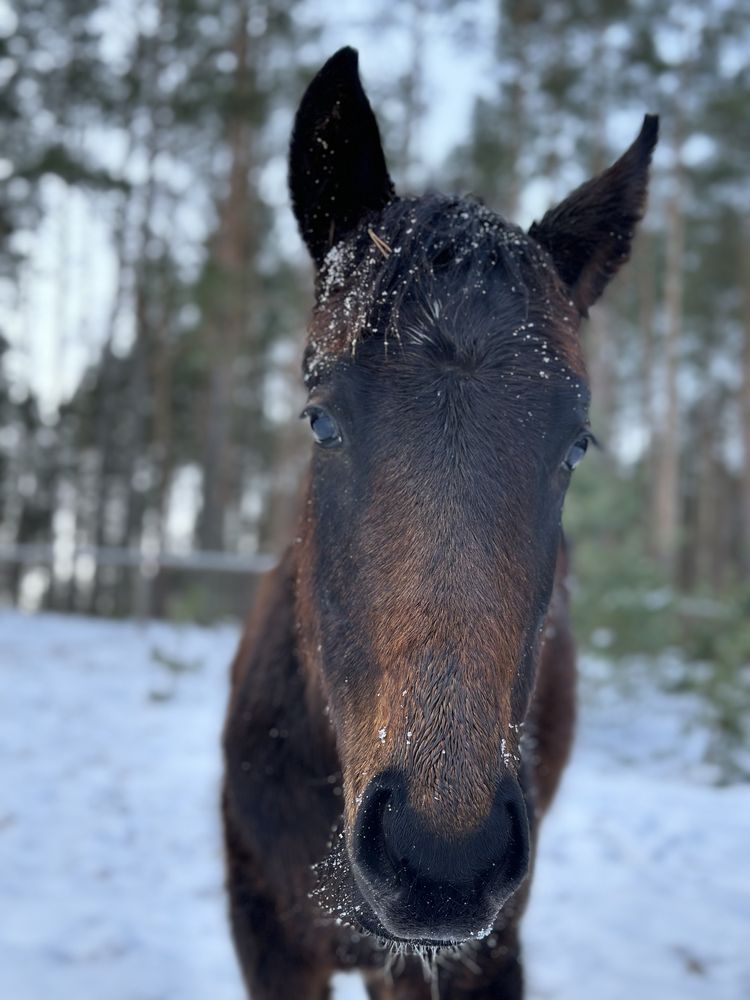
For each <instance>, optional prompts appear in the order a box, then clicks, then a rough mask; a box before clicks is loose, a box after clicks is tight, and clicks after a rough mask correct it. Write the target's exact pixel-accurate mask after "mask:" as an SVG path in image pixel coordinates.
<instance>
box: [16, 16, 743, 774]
mask: <svg viewBox="0 0 750 1000" xmlns="http://www.w3.org/2000/svg"><path fill="white" fill-rule="evenodd" d="M343 44H352V45H355V46H356V47H358V48H359V49H360V52H361V70H362V74H363V77H364V80H365V84H366V86H367V89H368V92H369V93H370V96H371V98H372V101H373V104H374V106H375V108H376V111H377V113H378V116H379V118H380V121H381V128H382V132H383V138H384V142H385V146H386V149H387V151H388V156H389V162H390V165H391V171H392V174H393V176H394V179H395V180H396V184H397V187H398V188H399V189H400V190H402V191H405V190H406V191H408V190H411V189H413V190H421V189H423V188H425V187H437V188H442V189H447V190H453V191H459V192H471V193H474V194H476V195H478V196H479V197H481V198H483V199H484V200H485V201H486V202H487V203H488V204H489V205H490V206H491V207H493V208H495V209H497V210H499V211H500V212H501V213H503V214H504V215H505V216H507V217H508V218H511V219H514V220H517V221H519V222H521V223H523V224H524V225H528V224H529V223H530V222H531V221H532V220H533V219H534V218H538V217H539V216H540V215H541V214H542V213H543V212H544V210H545V209H546V208H547V207H549V205H550V204H552V203H553V202H555V201H556V200H559V199H560V198H561V197H562V196H564V195H565V194H566V193H568V191H570V190H571V189H572V188H573V187H575V186H576V185H577V184H578V183H580V182H581V181H582V180H584V179H585V178H586V177H588V176H589V175H591V174H592V173H594V172H596V171H598V170H600V169H602V168H603V167H605V166H606V165H607V164H608V163H609V162H611V161H612V160H613V159H614V158H615V157H616V156H617V155H619V153H620V152H622V150H623V149H624V148H625V147H626V146H627V145H628V144H629V142H630V141H631V139H632V138H633V137H634V136H635V134H636V132H637V130H638V127H639V124H640V121H641V118H642V115H643V113H644V112H657V113H659V114H660V115H661V140H660V144H659V148H658V151H657V155H656V158H655V163H654V175H653V182H652V189H651V199H650V205H649V210H648V214H647V217H646V220H645V223H644V225H643V227H642V230H641V233H640V235H639V237H638V240H637V243H636V247H635V252H634V256H633V260H632V262H631V264H630V265H629V266H628V268H626V269H625V271H624V272H623V273H622V275H621V276H620V277H619V278H618V280H617V282H616V283H615V285H614V286H613V287H612V289H611V290H610V291H609V292H608V294H607V297H606V301H605V304H603V305H598V306H597V307H595V309H594V310H593V311H592V317H591V320H590V322H589V323H588V325H587V327H586V329H585V333H584V336H585V339H586V348H587V356H588V361H589V369H590V375H591V382H592V388H593V398H594V406H593V420H592V424H593V428H594V431H595V433H596V435H597V437H598V438H599V439H600V440H601V441H602V443H603V448H602V450H601V451H598V452H595V453H594V454H592V455H590V456H589V457H588V458H587V461H586V462H585V463H584V464H583V465H582V467H581V468H580V469H579V470H577V471H576V474H575V477H574V483H573V486H572V489H571V491H570V496H569V499H568V501H567V506H566V514H565V524H566V528H567V532H568V535H569V537H570V538H571V540H572V542H573V547H574V567H575V568H574V580H573V583H574V587H573V590H574V613H575V616H576V619H577V628H578V636H579V640H580V642H581V644H582V645H583V646H584V647H585V648H587V649H589V650H592V651H598V652H599V653H601V654H602V655H603V656H606V657H607V658H611V657H617V658H621V662H622V663H623V665H624V666H623V673H622V676H623V677H624V678H627V663H628V662H629V658H633V657H637V656H642V655H648V656H649V657H653V663H654V670H655V671H657V672H659V671H661V675H660V678H661V683H662V686H664V687H666V688H667V689H670V688H671V689H675V690H676V689H684V688H685V687H690V688H691V689H695V690H697V691H699V692H701V693H702V694H703V695H705V697H706V701H707V704H710V706H711V711H712V712H713V713H715V716H716V719H717V720H718V732H719V734H720V738H719V739H718V741H717V750H716V752H717V754H720V755H721V756H722V759H723V760H724V762H725V764H726V768H727V771H728V772H730V771H733V770H734V771H736V770H737V769H740V770H743V769H744V770H746V765H743V763H742V760H743V757H742V754H741V753H740V754H738V753H736V750H737V749H738V748H739V747H740V746H741V744H742V741H743V739H744V738H745V736H746V735H747V734H746V732H745V730H744V728H743V727H744V726H746V724H747V711H748V709H749V708H750V695H748V693H747V692H748V691H749V690H750V684H748V679H750V182H749V181H748V170H747V164H748V154H749V153H750V114H749V113H748V112H749V111H750V17H748V7H747V4H746V3H744V2H741V3H730V2H726V0H711V2H709V3H701V4H698V3H690V2H687V0H669V2H667V0H648V2H646V0H640V2H625V0H566V2H559V0H547V2H543V0H506V2H503V3H498V2H497V0H460V2H449V0H404V2H402V3H400V4H388V5H386V4H383V5H368V4H366V3H348V4H343V5H342V4H336V5H334V4H333V3H332V2H323V0H318V2H311V0H232V2H228V0H213V2H211V0H142V2H138V3H135V2H126V0H18V2H17V3H16V4H15V5H14V6H13V7H12V8H11V6H9V5H7V4H5V3H4V2H3V0H0V134H1V135H2V143H1V144H0V596H1V597H2V600H3V601H5V602H7V603H14V604H17V605H19V606H21V607H24V608H27V609H31V610H37V609H46V610H57V611H77V612H84V613H87V614H97V615H107V616H127V615H132V614H136V613H138V614H148V615H160V616H165V617H171V618H177V619H187V620H213V619H215V618H216V617H220V616H225V615H228V614H231V615H235V616H240V615H241V614H242V613H243V612H244V610H245V609H246V608H247V606H248V605H249V603H250V599H251V594H252V588H253V584H254V579H255V570H257V569H258V568H260V567H261V566H262V565H266V564H268V563H269V562H270V561H272V559H273V558H274V556H275V555H277V554H278V553H279V552H280V550H281V548H282V547H283V545H284V544H285V543H286V542H287V541H288V539H289V537H290V532H291V531H292V530H293V528H292V526H293V521H294V514H295V509H296V503H297V488H298V483H299V479H300V475H301V472H302V470H303V469H304V465H305V462H306V457H307V454H308V451H309V439H308V435H307V434H306V433H305V429H304V428H303V427H301V426H300V425H299V424H298V422H297V421H296V419H295V418H296V416H297V414H298V412H299V411H300V409H301V408H302V405H303V401H304V396H303V391H302V385H301V379H300V376H299V362H300V356H301V344H302V339H303V332H304V327H305V322H306V317H307V314H308V312H309V308H310V305H311V299H312V291H311V279H312V275H311V269H310V266H309V264H308V262H307V259H306V257H305V254H304V252H303V249H302V246H301V244H300V241H299V240H298V238H297V236H296V233H295V227H294V222H293V219H292V216H291V212H290V209H289V206H288V200H287V194H286V187H285V177H286V146H287V141H288V135H289V130H290V125H291V119H292V114H293V111H294V108H295V106H296V103H297V102H298V100H299V97H300V95H301V93H302V91H303V89H304V86H305V84H306V82H307V81H308V80H309V79H310V78H311V76H312V74H313V73H314V71H315V70H316V69H317V68H318V67H319V66H320V64H321V63H322V62H323V61H324V59H325V58H327V56H328V55H330V54H331V53H332V52H333V51H334V50H335V49H336V48H338V47H339V46H340V45H343ZM251 570H252V572H251ZM674 650H677V651H678V652H679V662H680V663H681V664H682V665H681V667H680V669H678V670H676V669H675V666H674V664H675V660H674V658H673V657H670V655H669V654H670V651H674Z"/></svg>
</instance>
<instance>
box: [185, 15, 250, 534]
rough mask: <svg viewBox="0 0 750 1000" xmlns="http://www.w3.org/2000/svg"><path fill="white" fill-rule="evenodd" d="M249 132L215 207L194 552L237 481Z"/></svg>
mask: <svg viewBox="0 0 750 1000" xmlns="http://www.w3.org/2000/svg"><path fill="white" fill-rule="evenodd" d="M247 22H248V5H247V3H243V4H242V5H241V9H240V17H239V21H238V25H237V28H236V31H235V38H234V44H233V46H232V51H233V52H234V54H235V57H236V60H237V63H236V70H235V93H236V95H237V97H238V98H239V100H238V104H240V105H241V104H242V103H243V100H246V98H247V95H248V93H249V90H250V86H251V81H250V72H251V67H250V53H249V36H248V24H247ZM252 140H253V126H252V123H251V122H250V121H248V119H247V116H246V115H244V114H243V112H242V111H241V110H238V111H235V112H233V113H232V114H231V116H230V118H229V120H228V124H227V145H228V148H229V153H230V157H231V166H230V170H229V178H228V184H227V190H226V194H225V195H224V197H223V198H222V199H221V201H220V202H219V211H218V215H219V219H218V229H217V233H216V236H215V239H214V241H213V253H212V263H213V265H214V268H215V272H216V273H215V280H214V285H215V286H216V287H214V288H213V289H212V292H211V301H212V308H211V315H209V317H208V319H207V328H206V336H207V337H208V339H209V341H210V343H211V347H212V351H211V353H212V358H213V364H212V368H211V372H210V375H209V385H208V400H207V408H206V432H205V451H204V458H203V463H202V464H203V505H202V509H201V512H200V517H199V520H198V532H197V534H198V544H199V546H200V547H201V548H203V549H221V548H223V546H224V538H225V527H226V525H225V520H226V514H227V508H228V505H229V502H230V499H231V495H232V486H233V482H234V481H235V479H234V477H233V475H232V466H233V456H232V434H231V431H232V426H231V420H232V411H233V395H234V375H233V369H234V366H235V364H236V362H237V358H238V355H239V351H240V347H241V345H242V342H243V339H244V336H243V335H244V334H245V332H246V330H247V327H248V301H249V299H250V295H249V294H248V292H249V289H248V279H249V278H250V273H251V266H250V264H251V261H252V257H253V243H254V241H253V240H251V230H252V218H251V217H252V214H253V212H252V209H253V202H252V198H251V192H250V181H249V174H250V169H251V164H252V153H253V149H252Z"/></svg>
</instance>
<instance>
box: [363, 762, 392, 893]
mask: <svg viewBox="0 0 750 1000" xmlns="http://www.w3.org/2000/svg"><path fill="white" fill-rule="evenodd" d="M399 784H400V783H398V782H396V781H391V780H390V778H389V776H388V775H382V776H381V777H380V778H379V779H377V781H376V782H372V783H371V784H370V786H369V787H368V789H367V791H366V792H365V795H364V797H363V800H362V803H361V805H360V807H359V812H358V814H357V821H356V824H355V829H354V838H353V840H354V843H353V853H354V861H355V864H356V865H357V866H358V867H359V868H360V870H361V871H362V874H363V875H364V877H365V878H366V879H367V881H368V882H370V883H374V884H376V885H379V886H380V887H381V888H387V887H388V886H389V885H390V886H393V887H395V884H396V869H397V867H398V861H397V859H395V858H394V856H393V854H392V851H391V849H390V848H389V844H388V840H387V838H386V830H385V826H386V817H387V818H388V819H390V817H392V816H393V815H394V814H395V813H396V812H397V811H398V809H399V808H400V805H401V801H400V799H401V796H400V788H399V787H398V785H399Z"/></svg>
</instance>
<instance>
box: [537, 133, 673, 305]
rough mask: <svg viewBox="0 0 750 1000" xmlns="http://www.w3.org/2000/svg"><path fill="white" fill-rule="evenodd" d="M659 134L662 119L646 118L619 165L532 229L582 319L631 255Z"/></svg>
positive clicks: (587, 183) (554, 209) (584, 188)
mask: <svg viewBox="0 0 750 1000" xmlns="http://www.w3.org/2000/svg"><path fill="white" fill-rule="evenodd" d="M658 134H659V119H658V117H657V116H656V115H646V116H645V118H644V119H643V126H642V127H641V131H640V133H639V135H638V138H637V139H636V140H635V142H634V143H633V145H632V146H631V147H630V148H629V149H628V150H627V152H625V153H623V155H622V156H621V157H620V159H619V160H617V162H616V163H614V164H613V165H612V166H611V167H610V168H609V169H608V170H605V171H604V173H602V174H599V176H598V177H594V178H593V179H592V180H590V181H587V182H586V183H585V184H582V185H581V187H579V188H578V189H577V190H575V191H574V192H573V193H572V194H571V195H569V196H568V197H567V198H566V199H565V201H563V202H561V203H560V204H559V205H558V206H557V208H553V209H550V211H549V212H547V213H546V215H545V216H544V218H543V219H542V221H541V222H535V223H534V224H533V225H532V227H531V229H529V236H532V237H533V238H534V239H535V240H536V241H537V242H538V243H540V244H541V245H542V246H543V247H544V248H545V250H547V252H548V253H549V254H550V256H551V257H552V260H553V261H554V263H555V267H556V268H557V270H558V273H559V274H560V276H561V278H562V279H563V281H564V282H565V284H566V285H567V286H568V288H569V289H570V291H571V295H572V298H573V301H574V303H575V304H576V306H577V308H578V310H579V312H580V313H581V315H583V316H586V315H587V314H588V310H589V306H591V305H593V303H594V302H596V300H597V299H598V298H599V296H600V295H601V294H602V292H603V291H604V288H605V286H606V285H607V283H608V282H609V280H610V279H611V278H613V277H614V275H615V274H616V273H617V271H618V270H619V268H620V267H621V265H622V264H624V263H625V261H626V260H627V259H628V257H629V256H630V246H631V243H632V240H633V233H634V231H635V226H636V223H637V222H638V221H639V220H640V219H641V218H642V217H643V212H644V209H645V207H646V190H647V187H648V168H649V164H650V163H651V154H652V153H653V151H654V146H655V145H656V140H657V138H658Z"/></svg>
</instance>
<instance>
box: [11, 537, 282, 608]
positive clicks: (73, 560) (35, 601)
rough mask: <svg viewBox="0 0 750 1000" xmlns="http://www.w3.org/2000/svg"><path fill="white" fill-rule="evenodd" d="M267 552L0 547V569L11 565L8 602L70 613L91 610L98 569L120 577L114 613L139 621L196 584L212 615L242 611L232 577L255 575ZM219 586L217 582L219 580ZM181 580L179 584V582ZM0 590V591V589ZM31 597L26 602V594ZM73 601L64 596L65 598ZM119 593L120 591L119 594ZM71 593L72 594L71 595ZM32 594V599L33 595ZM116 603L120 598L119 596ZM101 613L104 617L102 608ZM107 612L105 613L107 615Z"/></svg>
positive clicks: (265, 566)
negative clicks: (122, 586) (120, 605)
mask: <svg viewBox="0 0 750 1000" xmlns="http://www.w3.org/2000/svg"><path fill="white" fill-rule="evenodd" d="M277 561H278V560H277V558H276V556H274V555H271V554H269V553H261V552H253V553H247V554H242V553H236V552H221V551H204V550H196V551H194V552H167V551H163V552H160V551H158V550H150V549H147V548H143V549H133V548H125V547H114V546H95V545H67V544H62V543H61V544H51V543H42V544H0V566H2V565H5V566H8V567H11V570H10V572H11V573H12V579H13V583H12V584H11V585H10V589H9V593H10V599H11V601H14V602H15V603H18V604H20V605H21V606H24V605H25V606H29V607H35V606H36V607H53V608H54V607H60V606H62V607H66V608H68V609H70V610H88V611H92V610H94V608H95V607H96V606H97V605H98V599H97V596H96V593H95V588H94V591H93V592H92V581H93V579H94V578H95V577H96V576H97V575H98V574H99V573H100V572H102V571H108V572H110V573H112V572H115V573H118V572H119V573H125V574H127V577H126V579H127V580H128V581H129V583H127V584H126V590H125V593H126V595H129V596H127V597H126V598H125V608H124V609H121V611H120V612H119V613H125V614H133V615H135V616H137V617H139V618H141V617H148V616H150V615H152V614H157V615H159V614H165V613H168V609H167V608H166V605H167V604H168V603H169V602H168V597H175V595H177V594H179V593H185V591H186V589H189V587H190V584H191V583H192V584H193V585H196V584H198V583H199V582H200V583H202V585H203V589H204V593H205V592H207V591H211V592H212V597H211V601H210V602H209V603H214V604H215V605H216V612H217V613H218V612H219V610H220V609H221V610H224V609H226V610H227V611H229V610H230V609H231V611H232V612H233V613H235V614H240V613H242V612H243V610H244V608H245V603H246V600H245V599H246V591H245V590H244V588H238V587H237V586H236V585H231V584H230V578H232V577H238V578H239V577H243V576H244V577H246V578H253V577H257V576H259V575H260V574H262V573H265V572H266V571H267V570H269V569H273V567H274V566H275V565H276V563H277ZM40 575H41V582H39V581H37V583H36V585H34V583H33V581H32V585H31V591H29V584H28V581H27V582H26V583H25V582H24V578H28V580H31V578H33V577H35V576H36V577H39V576H40ZM222 577H223V578H224V582H223V583H221V578H222ZM181 580H182V581H183V582H182V583H181V582H179V581H181ZM66 581H67V582H68V584H70V582H71V581H72V590H70V587H68V591H67V593H68V597H66V598H65V599H64V600H63V601H62V602H58V601H57V600H56V599H55V596H54V595H55V592H56V591H59V590H60V588H61V587H62V588H63V590H64V589H65V587H66ZM212 581H213V582H212ZM1 589H3V588H2V587H0V590H1ZM29 592H31V593H32V597H31V599H29V597H28V594H29ZM71 593H72V594H73V595H74V596H73V597H70V594H71ZM121 593H122V591H121ZM76 594H77V596H75V595H76ZM34 595H36V597H35V596H34ZM121 601H122V598H121ZM103 613H105V614H106V613H108V612H107V610H105V611H104V612H103ZM110 613H111V612H110Z"/></svg>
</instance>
